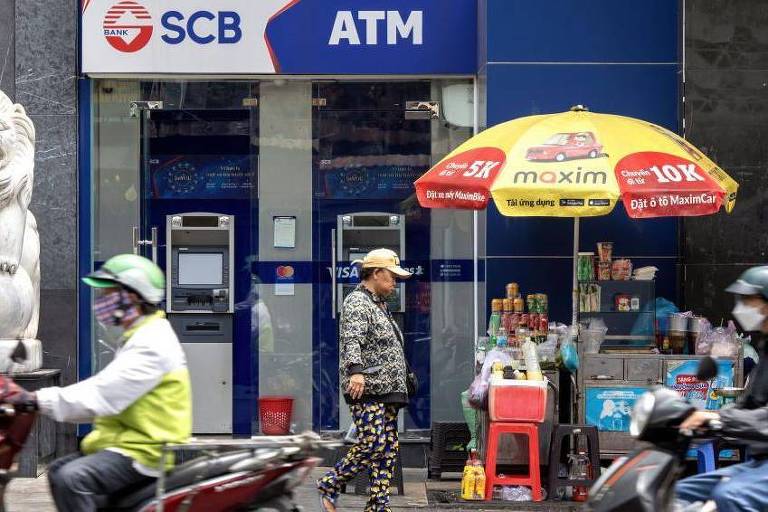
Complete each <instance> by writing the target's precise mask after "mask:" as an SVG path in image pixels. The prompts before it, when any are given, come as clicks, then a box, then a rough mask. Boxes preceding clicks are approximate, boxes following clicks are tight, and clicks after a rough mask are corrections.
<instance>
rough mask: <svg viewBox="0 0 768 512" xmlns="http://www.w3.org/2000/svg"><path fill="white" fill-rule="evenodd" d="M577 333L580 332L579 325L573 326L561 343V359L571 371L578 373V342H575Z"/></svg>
mask: <svg viewBox="0 0 768 512" xmlns="http://www.w3.org/2000/svg"><path fill="white" fill-rule="evenodd" d="M576 333H578V326H575V325H573V326H571V328H570V330H569V332H568V333H567V334H565V335H563V340H562V341H561V343H560V359H561V360H562V363H563V366H564V367H565V368H566V369H567V370H568V371H569V372H571V373H576V371H577V370H578V369H579V353H578V351H577V350H576V343H574V342H573V339H574V338H575V337H576Z"/></svg>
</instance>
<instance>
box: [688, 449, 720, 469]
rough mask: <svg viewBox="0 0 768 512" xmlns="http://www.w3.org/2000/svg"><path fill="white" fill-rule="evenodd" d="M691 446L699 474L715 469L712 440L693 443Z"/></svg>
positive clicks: (715, 458)
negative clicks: (694, 451) (694, 453)
mask: <svg viewBox="0 0 768 512" xmlns="http://www.w3.org/2000/svg"><path fill="white" fill-rule="evenodd" d="M691 448H692V449H694V450H696V470H697V471H698V473H699V474H701V473H709V472H710V471H714V470H716V469H717V457H716V456H715V442H714V441H702V442H699V443H695V444H694V445H693V446H692V447H691Z"/></svg>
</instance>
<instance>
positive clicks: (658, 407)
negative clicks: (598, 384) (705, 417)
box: [585, 357, 722, 512]
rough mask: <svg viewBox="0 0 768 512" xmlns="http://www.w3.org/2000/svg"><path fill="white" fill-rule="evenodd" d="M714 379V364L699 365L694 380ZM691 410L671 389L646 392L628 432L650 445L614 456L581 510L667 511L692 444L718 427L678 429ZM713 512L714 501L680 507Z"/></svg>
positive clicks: (710, 361) (707, 360)
mask: <svg viewBox="0 0 768 512" xmlns="http://www.w3.org/2000/svg"><path fill="white" fill-rule="evenodd" d="M716 376H717V365H716V363H715V361H714V360H713V359H711V358H709V357H707V358H704V359H702V361H701V362H700V363H699V369H698V372H697V375H696V377H697V379H698V380H701V381H708V380H711V379H713V378H714V377H716ZM695 411H696V407H695V406H693V405H691V404H690V403H689V402H687V401H686V400H685V399H684V398H683V397H681V396H680V394H678V393H677V392H675V391H672V390H671V389H668V388H664V387H661V386H658V387H654V388H651V389H650V390H649V391H648V392H646V393H645V394H643V395H642V396H641V397H640V399H639V400H638V401H637V403H636V404H635V406H634V409H633V411H632V421H631V424H630V429H629V430H630V434H631V435H632V437H634V438H635V439H637V440H639V441H643V442H645V443H648V444H650V446H648V447H643V448H639V449H637V450H635V451H633V452H631V453H630V454H628V455H627V456H625V457H619V458H618V459H616V461H615V462H614V463H613V464H612V465H611V466H610V468H608V470H607V471H606V472H605V473H603V474H602V475H601V476H600V478H599V479H598V480H597V482H595V484H594V485H593V486H592V488H591V489H590V491H589V498H588V500H587V503H586V504H585V510H587V511H590V512H619V511H620V512H672V511H673V510H674V511H677V510H679V508H675V505H674V499H675V482H676V481H677V480H678V479H679V478H680V477H681V476H682V475H683V472H684V470H685V466H686V458H687V454H688V450H689V448H690V447H691V443H692V442H693V441H694V440H696V439H703V438H712V437H717V436H718V434H719V431H720V430H721V428H722V425H721V424H720V422H718V421H710V422H709V425H708V426H707V427H706V428H704V429H702V430H697V431H690V430H685V429H682V430H681V429H680V424H681V423H682V422H683V421H684V420H685V419H686V418H688V416H690V415H691V414H693V413H694V412H695ZM689 509H690V510H695V511H697V512H714V511H716V510H717V508H716V507H715V506H714V503H712V502H707V503H706V504H702V503H696V504H693V505H691V506H690V507H688V508H685V509H683V510H684V511H685V512H687V511H688V510H689Z"/></svg>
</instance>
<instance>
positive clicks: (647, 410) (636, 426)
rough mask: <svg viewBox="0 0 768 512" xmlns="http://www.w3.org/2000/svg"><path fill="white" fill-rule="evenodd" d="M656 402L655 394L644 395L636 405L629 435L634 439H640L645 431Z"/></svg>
mask: <svg viewBox="0 0 768 512" xmlns="http://www.w3.org/2000/svg"><path fill="white" fill-rule="evenodd" d="M655 402H656V397H655V396H654V395H653V393H643V395H642V396H641V397H640V399H639V400H638V401H637V402H636V403H635V407H634V408H633V409H632V422H631V423H630V424H629V433H630V434H631V435H632V437H640V435H641V434H642V433H643V431H645V427H646V425H648V420H649V419H650V417H651V411H653V405H654V403H655Z"/></svg>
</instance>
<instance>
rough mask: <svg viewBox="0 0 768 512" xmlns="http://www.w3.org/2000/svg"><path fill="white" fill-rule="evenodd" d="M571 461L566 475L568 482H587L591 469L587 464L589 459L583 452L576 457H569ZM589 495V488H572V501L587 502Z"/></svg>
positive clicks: (578, 486) (577, 486) (581, 486)
mask: <svg viewBox="0 0 768 512" xmlns="http://www.w3.org/2000/svg"><path fill="white" fill-rule="evenodd" d="M569 458H570V459H571V461H572V462H571V471H570V473H569V475H568V478H569V479H570V480H589V479H590V478H592V476H591V473H592V470H591V467H590V463H589V457H587V454H586V453H584V452H579V454H578V455H570V456H569ZM588 495H589V488H588V487H585V486H583V485H575V486H574V487H573V501H587V497H588Z"/></svg>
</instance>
